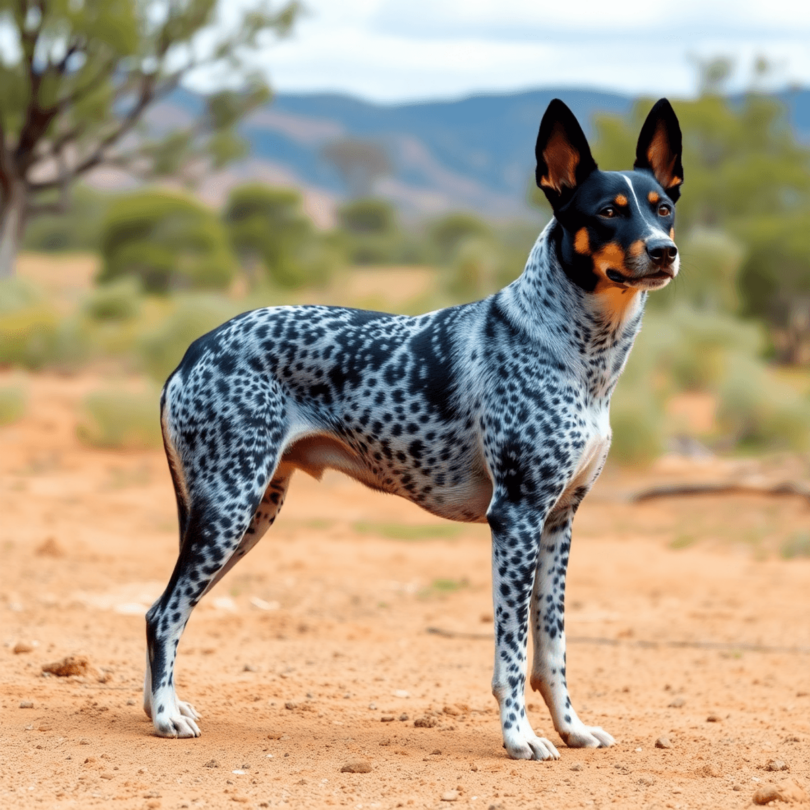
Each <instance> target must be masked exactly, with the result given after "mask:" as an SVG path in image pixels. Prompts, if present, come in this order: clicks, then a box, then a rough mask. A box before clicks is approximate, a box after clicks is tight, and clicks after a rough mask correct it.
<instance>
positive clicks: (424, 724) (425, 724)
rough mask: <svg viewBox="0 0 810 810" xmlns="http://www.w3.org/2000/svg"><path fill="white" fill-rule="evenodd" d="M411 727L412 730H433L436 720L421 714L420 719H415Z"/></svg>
mask: <svg viewBox="0 0 810 810" xmlns="http://www.w3.org/2000/svg"><path fill="white" fill-rule="evenodd" d="M413 726H414V728H435V726H436V718H435V717H430V716H429V715H427V714H423V715H422V716H421V717H417V718H416V720H414V721H413Z"/></svg>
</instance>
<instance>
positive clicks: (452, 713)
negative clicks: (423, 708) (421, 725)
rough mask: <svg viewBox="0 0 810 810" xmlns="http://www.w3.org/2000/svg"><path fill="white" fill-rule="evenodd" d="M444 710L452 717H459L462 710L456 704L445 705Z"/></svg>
mask: <svg viewBox="0 0 810 810" xmlns="http://www.w3.org/2000/svg"><path fill="white" fill-rule="evenodd" d="M442 711H443V712H444V713H445V714H449V715H450V716H451V717H458V716H459V715H460V714H461V712H460V711H459V710H458V709H457V708H456V707H455V706H445V707H444V708H443V709H442Z"/></svg>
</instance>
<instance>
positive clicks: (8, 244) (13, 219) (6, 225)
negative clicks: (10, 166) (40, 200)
mask: <svg viewBox="0 0 810 810" xmlns="http://www.w3.org/2000/svg"><path fill="white" fill-rule="evenodd" d="M27 203H28V201H27V199H26V189H25V184H24V183H20V182H14V183H12V184H11V186H10V187H9V190H8V194H6V195H4V196H3V199H2V201H0V280H2V279H4V278H11V276H13V275H14V265H15V263H16V261H17V253H18V251H19V249H20V243H21V242H22V237H23V232H24V230H25V209H26V206H27Z"/></svg>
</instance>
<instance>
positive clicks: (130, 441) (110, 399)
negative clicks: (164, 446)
mask: <svg viewBox="0 0 810 810" xmlns="http://www.w3.org/2000/svg"><path fill="white" fill-rule="evenodd" d="M77 430H78V434H79V438H80V439H81V440H82V441H83V442H85V443H86V444H89V445H92V446H93V447H109V448H124V449H148V448H152V447H159V446H160V444H161V441H162V439H161V435H160V394H159V393H158V392H157V391H156V390H153V391H146V392H139V393H138V392H132V391H121V390H119V389H109V390H104V391H95V392H94V393H92V394H89V395H88V396H87V397H86V398H85V400H84V402H83V404H82V410H81V417H80V422H79V426H78V429H77Z"/></svg>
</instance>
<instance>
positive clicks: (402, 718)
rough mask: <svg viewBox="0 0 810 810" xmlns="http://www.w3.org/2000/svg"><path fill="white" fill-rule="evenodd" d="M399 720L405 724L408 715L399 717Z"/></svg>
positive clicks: (403, 714)
mask: <svg viewBox="0 0 810 810" xmlns="http://www.w3.org/2000/svg"><path fill="white" fill-rule="evenodd" d="M399 719H400V720H401V721H402V722H403V723H404V722H405V721H406V720H407V719H408V715H407V714H405V713H404V712H403V713H402V714H401V715H400V716H399Z"/></svg>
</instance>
